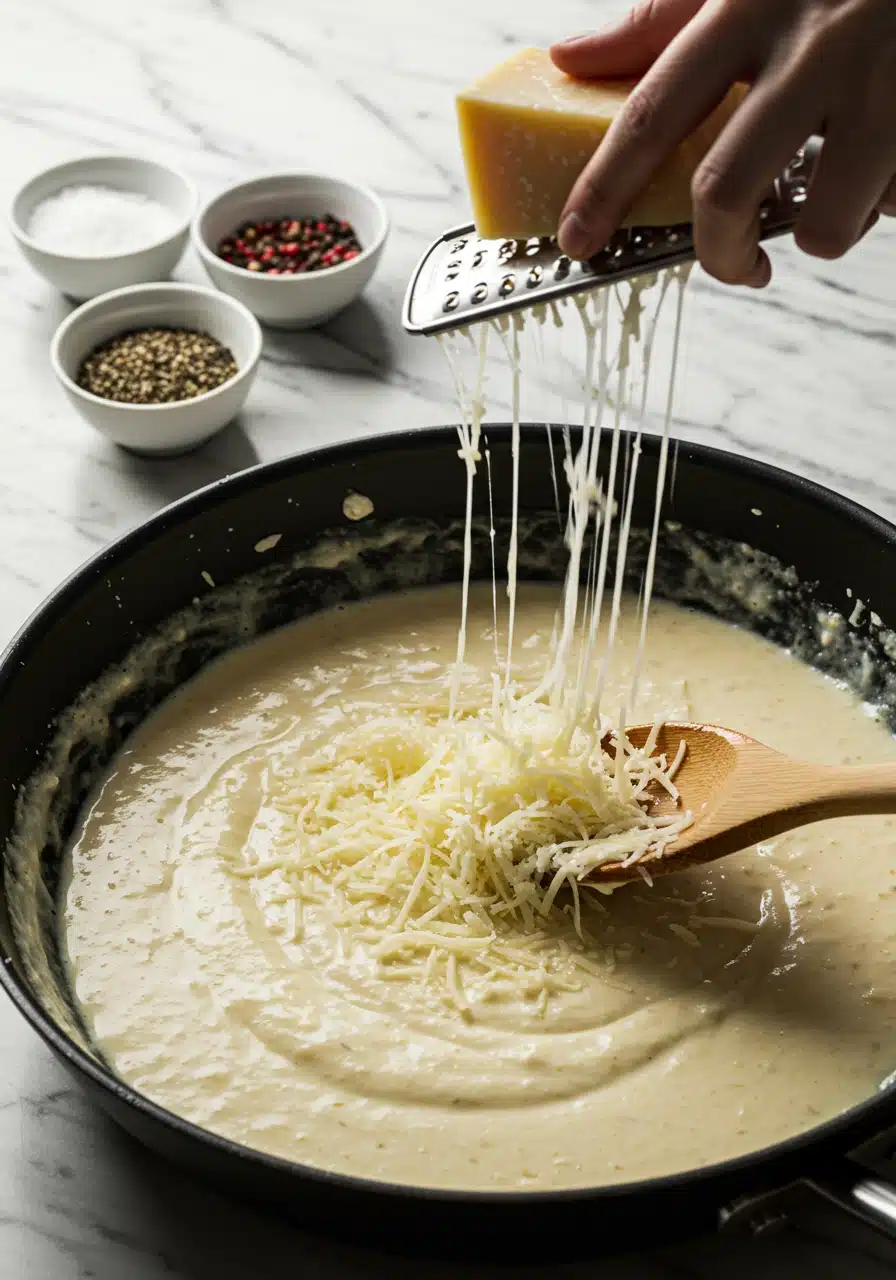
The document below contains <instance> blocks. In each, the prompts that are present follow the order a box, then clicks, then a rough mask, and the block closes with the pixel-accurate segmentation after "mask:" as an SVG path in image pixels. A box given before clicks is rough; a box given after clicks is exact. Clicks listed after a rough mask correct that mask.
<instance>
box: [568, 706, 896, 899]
mask: <svg viewBox="0 0 896 1280" xmlns="http://www.w3.org/2000/svg"><path fill="white" fill-rule="evenodd" d="M651 729H652V726H651V725H637V726H635V727H633V728H631V729H628V730H627V731H626V732H627V736H628V738H629V741H630V742H631V743H632V744H633V746H635V747H639V748H640V747H643V746H644V744H645V742H646V741H647V738H648V735H649V734H650V732H651ZM682 739H684V742H685V744H686V748H687V750H686V754H685V757H684V759H683V761H682V763H681V765H680V766H679V769H678V772H677V774H676V775H675V785H676V786H677V787H678V790H679V794H680V798H679V800H678V802H676V801H675V800H674V799H673V798H672V796H670V795H669V794H668V792H666V791H664V790H663V789H662V788H661V787H659V786H657V785H654V786H653V787H651V788H650V790H649V792H648V802H647V809H648V812H649V813H651V814H654V815H656V814H670V815H671V814H674V813H683V812H685V813H690V814H691V817H692V821H691V824H690V826H689V827H686V828H685V830H684V831H682V832H681V834H680V835H679V837H678V839H677V840H675V842H674V843H672V844H667V845H666V847H665V848H664V849H663V850H662V851H661V852H657V853H651V852H649V851H648V852H647V853H646V854H644V856H643V857H642V858H641V859H640V861H639V862H638V863H633V864H632V865H631V866H628V867H623V866H621V865H620V863H618V862H607V863H604V864H603V866H601V867H597V868H596V869H595V870H594V871H592V872H591V873H590V874H589V875H588V877H587V878H586V880H585V883H586V884H588V883H591V884H606V883H608V882H615V883H617V884H618V883H620V882H621V881H624V880H635V879H638V878H639V877H640V872H639V871H638V867H639V866H641V867H644V868H645V869H647V870H649V872H650V874H651V875H652V876H655V875H660V874H664V873H666V872H669V871H681V870H682V869H683V868H685V867H691V866H694V865H696V864H698V863H703V862H712V861H714V860H715V859H716V858H724V857H725V855H726V854H728V853H735V852H736V851H737V850H738V849H746V848H748V847H749V846H750V845H753V844H758V843H759V842H760V841H762V840H770V839H772V838H773V837H774V836H779V835H781V833H782V832H784V831H791V830H792V829H793V828H794V827H802V826H805V825H807V824H808V823H810V822H821V821H823V820H824V819H825V818H845V817H849V816H850V815H855V814H863V813H896V764H870V765H858V766H853V767H850V768H842V767H841V768H832V767H830V766H828V765H818V764H806V763H805V762H804V761H802V760H793V759H791V757H790V756H784V755H781V754H780V753H779V752H777V751H772V749H771V748H770V747H766V746H763V744H762V743H761V742H757V741H756V740H755V739H754V738H748V737H747V735H746V734H744V733H736V732H735V731H734V730H733V729H720V728H719V727H718V726H717V725H712V724H666V725H664V726H663V728H662V729H661V730H660V733H659V736H658V738H657V745H656V753H657V754H658V755H665V757H666V759H667V760H672V759H673V758H674V756H675V754H676V752H677V751H678V749H679V745H680V743H681V741H682Z"/></svg>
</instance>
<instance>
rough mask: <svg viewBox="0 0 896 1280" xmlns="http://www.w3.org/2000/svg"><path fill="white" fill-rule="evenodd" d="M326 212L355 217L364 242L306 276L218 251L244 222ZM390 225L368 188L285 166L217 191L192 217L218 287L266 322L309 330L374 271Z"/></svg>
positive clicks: (357, 290)
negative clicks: (275, 271) (236, 261)
mask: <svg viewBox="0 0 896 1280" xmlns="http://www.w3.org/2000/svg"><path fill="white" fill-rule="evenodd" d="M325 213H332V214H333V215H334V217H337V218H347V219H348V221H349V222H350V223H351V224H352V226H353V227H354V229H355V231H356V232H357V235H358V240H359V241H360V244H361V252H360V253H359V254H358V256H357V258H352V260H351V261H350V262H343V263H340V265H339V266H336V267H327V268H326V269H325V270H323V271H310V272H308V274H307V275H298V276H268V275H263V274H262V273H261V272H258V273H255V272H252V271H246V270H244V269H243V268H242V267H235V266H233V265H232V264H231V263H229V262H225V261H224V259H223V258H219V257H218V255H217V253H216V252H215V250H216V247H217V246H218V245H219V244H220V242H221V241H222V240H223V239H224V237H225V236H229V235H230V234H231V233H232V232H234V231H235V230H236V229H237V227H238V226H240V225H241V223H244V222H260V221H264V220H267V219H271V218H286V217H293V218H307V217H309V216H310V215H311V214H325ZM388 232H389V215H388V213H387V212H386V207H385V205H384V204H383V202H382V200H380V198H379V196H378V195H376V194H375V193H374V192H373V191H371V190H369V189H368V188H367V187H359V186H357V185H356V184H355V183H353V182H344V181H343V180H342V179H341V178H328V177H324V176H322V175H320V174H315V173H286V174H275V175H271V176H269V177H264V178H255V179H254V180H253V181H251V182H243V183H240V185H239V186H236V187H229V188H228V189H227V190H226V191H222V192H221V194H220V195H218V196H215V198H214V199H213V200H210V201H209V203H208V204H206V205H205V207H204V208H203V209H202V210H200V212H199V214H198V216H197V218H196V220H195V222H194V224H193V244H194V245H195V247H196V251H197V253H198V254H199V257H200V258H201V259H202V263H203V266H204V267H205V269H206V271H207V272H208V274H209V276H210V277H211V279H212V281H213V282H214V283H215V284H216V285H217V286H218V288H219V289H223V291H224V292H225V293H229V294H232V295H233V297H234V298H239V300H240V302H244V303H245V304H246V306H247V307H248V308H249V310H250V311H251V312H252V313H253V314H254V315H256V316H257V317H258V319H259V320H261V321H262V323H263V324H267V325H271V326H272V328H275V329H308V328H311V327H312V326H313V325H318V324H323V322H324V321H325V320H329V319H330V317H331V316H334V315H336V313H337V312H338V311H341V310H342V309H343V308H344V307H347V306H348V304H349V303H350V302H354V300H355V298H357V297H358V295H359V294H360V293H361V292H362V290H363V289H364V288H365V287H366V285H367V284H368V282H369V281H370V278H371V276H372V275H373V273H374V271H375V270H376V266H377V263H378V262H379V260H380V256H381V254H382V252H383V246H384V244H385V243H386V236H387V235H388Z"/></svg>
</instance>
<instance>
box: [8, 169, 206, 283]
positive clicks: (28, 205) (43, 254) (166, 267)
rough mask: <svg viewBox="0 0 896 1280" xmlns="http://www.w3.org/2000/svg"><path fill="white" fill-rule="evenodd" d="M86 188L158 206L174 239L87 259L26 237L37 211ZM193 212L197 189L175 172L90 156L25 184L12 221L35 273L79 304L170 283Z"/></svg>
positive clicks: (40, 175)
mask: <svg viewBox="0 0 896 1280" xmlns="http://www.w3.org/2000/svg"><path fill="white" fill-rule="evenodd" d="M82 183H84V184H88V185H91V186H102V187H116V188H117V189H118V190H119V191H128V192H136V193H138V194H139V195H144V196H148V197H149V198H150V199H152V200H157V201H158V203H159V204H162V205H164V206H165V208H166V209H168V210H170V212H171V214H172V229H171V231H170V233H169V234H168V235H167V236H165V237H163V238H162V239H161V240H156V241H154V242H151V243H149V244H146V245H144V246H143V247H142V248H140V249H134V250H131V251H129V252H128V253H115V254H102V255H99V254H97V255H92V256H87V255H83V254H69V253H60V252H59V251H58V250H54V249H50V248H47V247H45V246H44V245H43V244H41V242H40V241H39V240H35V239H34V238H33V237H32V236H31V235H30V234H29V232H28V224H29V223H30V221H31V217H32V214H33V213H34V210H35V209H36V208H37V206H38V205H39V204H40V203H41V201H43V200H46V199H47V198H48V197H49V196H53V195H56V194H57V193H58V192H59V191H61V190H62V189H63V188H64V187H70V186H77V185H80V184H82ZM195 209H196V189H195V188H194V186H193V184H192V183H191V182H189V181H188V179H186V178H185V177H183V175H182V174H180V173H178V172H177V170H176V169H169V168H167V167H166V166H165V165H161V164H156V163H155V162H154V161H152V160H141V159H139V158H138V157H136V156H115V155H109V156H87V157H85V158H84V159H82V160H69V161H67V162H66V163H65V164H59V165H55V166H54V167H53V168H52V169H45V170H44V171H43V173H39V174H38V175H37V176H36V177H34V178H32V179H31V180H30V182H26V184H25V185H24V187H22V188H21V190H20V191H19V193H18V195H17V196H16V197H15V198H14V200H13V202H12V206H11V208H10V212H9V221H10V226H11V228H12V233H13V236H14V237H15V239H16V241H17V242H18V245H19V248H20V249H21V250H22V253H23V254H24V255H25V257H26V258H27V259H28V261H29V262H30V263H31V265H32V267H34V269H35V271H37V272H38V273H39V274H40V275H42V276H43V277H44V278H45V279H46V280H49V282H50V284H52V285H55V286H56V288H57V289H60V290H61V291H62V293H64V294H67V295H68V297H70V298H73V299H75V300H76V301H78V302H81V301H83V300H84V299H86V298H95V297H97V296H98V295H99V294H101V293H108V292H109V290H110V289H123V288H125V287H127V286H128V285H134V284H143V283H144V282H146V281H150V280H165V279H167V278H168V276H170V274H171V272H172V271H173V270H174V268H175V267H176V266H177V264H178V262H179V261H180V258H181V255H182V254H183V251H184V249H185V248H186V244H187V238H188V236H189V232H190V221H191V219H192V217H193V213H194V211H195Z"/></svg>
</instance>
